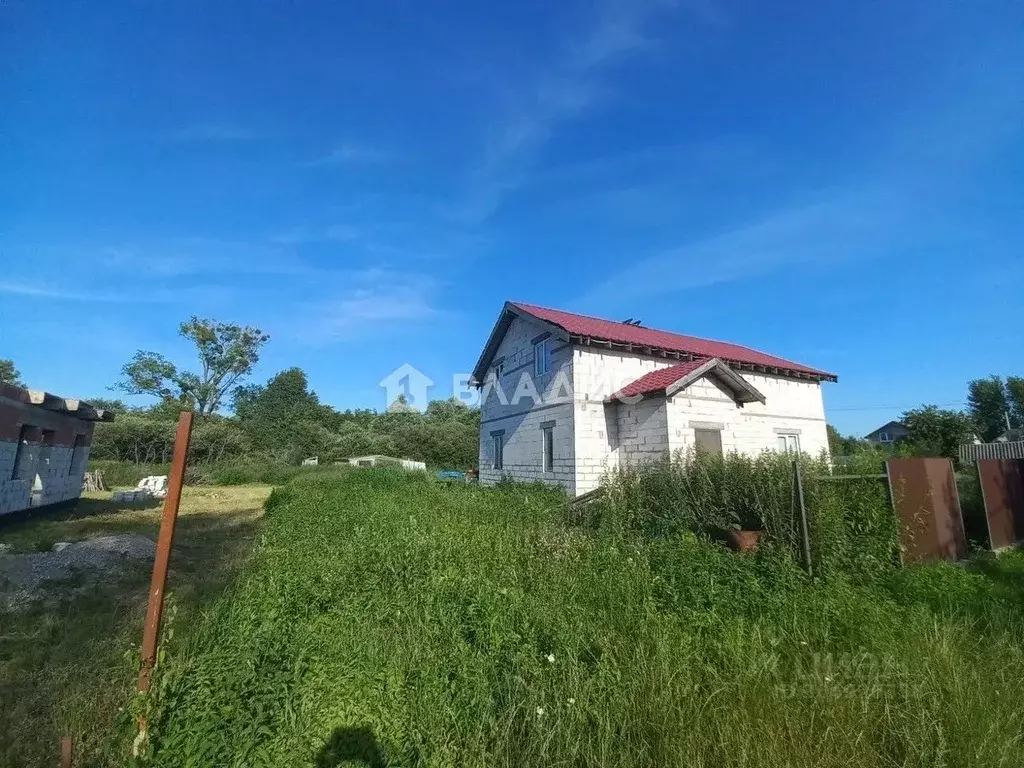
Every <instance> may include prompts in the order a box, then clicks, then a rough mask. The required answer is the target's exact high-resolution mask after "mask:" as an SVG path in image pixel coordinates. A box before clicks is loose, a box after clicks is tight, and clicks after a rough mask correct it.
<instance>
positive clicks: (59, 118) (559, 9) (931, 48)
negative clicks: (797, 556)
mask: <svg viewBox="0 0 1024 768" xmlns="http://www.w3.org/2000/svg"><path fill="white" fill-rule="evenodd" d="M1022 23H1024V6H1021V5H1020V3H1019V2H1015V1H1014V0H1005V1H1004V2H998V1H996V0H993V1H991V2H988V1H982V2H961V3H954V2H941V3H940V2H933V1H932V0H928V1H924V0H922V1H921V2H857V3H842V4H840V3H828V4H823V3H813V2H800V3H790V4H787V5H786V6H785V9H784V12H782V11H781V10H780V6H778V5H771V4H765V3H760V2H752V1H748V2H741V1H740V0H735V1H734V0H679V2H669V1H668V0H631V1H627V0H596V2H587V3H583V2H574V1H566V2H559V3H547V2H544V3H541V2H533V1H532V0H528V1H526V2H518V3H480V2H426V3H425V2H411V0H408V1H407V0H401V1H397V2H383V3H382V2H373V3H371V2H366V3H363V2H327V1H326V0H324V1H322V2H312V1H303V0H298V1H292V0H289V1H285V0H260V2H240V1H238V0H218V1H217V2H208V1H206V0H174V1H173V2H172V1H171V0H138V1H137V2H113V1H111V2H104V3H101V4H96V3H86V2H71V1H70V0H69V1H67V2H60V3H57V2H47V1H46V0H31V1H30V0H5V2H3V3H2V4H0V72H2V73H3V75H2V77H0V104H2V105H3V106H2V108H0V137H2V138H0V260H2V264H3V270H2V272H0V357H13V358H14V360H15V361H16V363H17V365H18V367H19V368H20V369H21V371H22V373H23V374H24V377H25V378H26V379H27V380H28V382H29V384H31V385H32V386H35V387H38V388H45V389H48V390H50V391H53V392H59V393H61V394H67V395H77V396H82V397H88V396H92V395H109V393H108V392H107V391H106V388H107V387H108V386H109V385H110V384H111V383H113V382H114V381H115V380H116V379H117V377H118V370H119V367H120V366H121V364H122V363H124V362H125V361H126V360H127V359H128V358H129V357H130V356H131V355H132V354H133V353H134V351H135V350H137V349H140V348H143V349H152V350H156V351H160V352H163V353H164V354H166V355H168V356H169V357H171V358H172V359H174V360H175V361H176V362H179V363H182V364H187V363H189V362H190V356H189V349H188V348H187V347H186V346H185V345H184V343H183V342H182V341H181V340H179V339H178V338H177V337H176V335H175V334H176V328H177V325H178V323H179V322H180V321H181V320H183V319H186V318H187V317H188V316H189V315H192V314H198V315H200V316H212V317H216V318H218V319H223V320H230V321H236V322H241V323H251V324H256V325H259V326H260V327H262V328H263V329H264V330H266V331H267V332H269V333H270V334H271V336H272V341H271V342H270V344H269V345H268V346H267V348H266V351H265V354H264V356H263V359H262V360H261V362H260V365H259V368H258V370H257V372H256V379H257V380H264V379H266V378H267V377H269V376H270V375H272V374H273V373H274V372H275V371H277V370H280V369H282V368H285V367H288V366H291V365H299V366H301V367H302V368H304V369H305V370H306V371H307V372H308V373H309V376H310V380H311V382H312V385H313V387H314V388H315V389H316V390H317V392H318V393H319V394H320V395H321V397H322V398H323V399H324V400H325V401H326V402H329V403H332V404H334V405H336V406H338V407H341V408H345V407H354V406H364V407H378V408H379V407H382V406H383V405H384V404H385V403H384V396H383V392H382V390H381V389H380V388H379V387H378V382H379V381H380V380H381V379H382V378H383V377H384V376H385V375H386V374H387V373H388V372H390V371H391V370H392V369H393V368H395V367H397V366H398V365H400V364H401V363H404V362H409V363H411V364H413V365H414V366H416V367H417V368H420V369H421V370H423V371H425V372H426V373H427V374H428V375H429V376H430V377H431V378H432V379H433V380H434V381H435V382H438V386H437V387H436V389H435V390H434V391H433V392H432V394H433V395H434V396H438V397H446V396H448V395H449V394H450V393H451V386H450V383H449V382H450V381H451V376H452V374H454V373H459V372H465V371H469V370H471V368H472V365H473V363H474V362H475V360H476V357H477V355H478V353H479V351H480V348H481V347H482V345H483V343H484V341H485V339H486V336H487V333H488V332H489V330H490V328H491V325H492V323H493V322H494V319H495V318H496V315H497V313H498V311H499V309H500V307H501V305H502V302H503V301H504V300H506V299H516V300H520V301H527V302H532V303H536V304H541V305H547V306H554V307H557V308H562V309H568V310H573V311H580V312H584V313H588V314H594V315H598V316H605V317H611V318H619V317H623V318H624V317H627V316H632V317H640V318H642V320H643V321H644V323H645V324H646V325H649V326H652V327H663V328H667V329H671V330H678V331H681V332H685V333H690V334H694V335H701V336H708V337H712V338H720V339H725V340H729V341H734V342H740V343H745V344H749V345H751V346H755V347H758V348H761V349H764V350H765V351H768V352H771V353H774V354H778V355H781V356H784V357H789V358H791V359H795V360H798V361H800V362H804V363H807V364H810V365H814V366H817V367H821V368H825V369H828V370H831V371H835V372H836V373H837V374H838V375H839V377H840V381H839V383H838V384H831V385H828V384H827V385H825V391H826V407H827V409H828V411H829V418H830V421H832V422H833V423H835V424H836V425H837V426H839V427H840V428H841V429H842V430H843V431H844V432H845V431H852V432H860V433H864V432H867V431H869V430H870V429H872V428H874V427H875V426H877V425H878V424H880V423H883V422H885V421H887V420H888V419H890V418H892V417H894V416H896V415H897V414H898V413H899V412H900V411H901V410H902V409H903V408H905V407H908V406H913V405H915V404H918V403H921V402H934V403H940V404H947V403H950V404H956V403H960V402H962V401H963V399H964V388H965V382H966V380H968V379H969V378H972V377H977V376H983V375H987V374H989V373H1000V374H1014V373H1015V374H1022V373H1024V364H1022V357H1024V356H1022V354H1021V353H1022V352H1024V341H1022V335H1021V331H1020V321H1021V317H1022V310H1024V298H1022V296H1024V34H1022V33H1021V31H1022Z"/></svg>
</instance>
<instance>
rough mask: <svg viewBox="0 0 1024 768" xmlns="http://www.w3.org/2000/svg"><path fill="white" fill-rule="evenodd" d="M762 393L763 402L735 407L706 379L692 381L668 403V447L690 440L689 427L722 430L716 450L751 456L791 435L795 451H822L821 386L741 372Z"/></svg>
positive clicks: (824, 438) (825, 437) (688, 445)
mask: <svg viewBox="0 0 1024 768" xmlns="http://www.w3.org/2000/svg"><path fill="white" fill-rule="evenodd" d="M742 376H743V378H744V379H746V380H747V381H748V382H750V383H751V384H752V385H753V386H755V387H757V389H758V390H759V391H760V392H761V394H763V395H764V396H765V402H764V403H760V402H754V403H746V404H745V405H744V406H743V407H742V408H741V407H739V406H737V405H736V403H735V401H734V400H733V399H732V397H731V396H730V395H729V394H728V393H727V392H725V391H724V390H722V389H720V388H719V387H718V386H717V384H715V383H714V381H713V380H711V379H707V378H704V379H700V380H698V381H695V382H694V383H693V384H691V385H690V386H689V387H687V388H686V389H683V390H680V391H679V392H677V393H675V395H674V396H673V397H672V398H671V399H670V400H669V403H668V427H669V446H670V448H671V450H672V451H676V450H680V449H682V450H685V449H688V448H691V447H692V446H693V445H694V429H700V428H710V429H715V428H719V429H721V430H722V450H723V451H725V452H726V453H728V452H729V451H737V452H739V453H744V454H748V455H756V454H758V453H760V452H761V451H763V450H765V449H769V450H776V449H777V447H778V436H779V434H780V433H782V434H795V435H797V436H798V438H799V441H800V450H801V451H802V452H804V453H806V454H810V455H812V456H817V455H818V454H820V453H821V452H822V451H825V452H827V451H828V433H827V431H826V429H825V407H824V404H823V402H822V397H821V385H820V384H818V383H817V382H813V381H800V380H795V379H786V378H784V377H781V376H763V375H754V374H747V373H742Z"/></svg>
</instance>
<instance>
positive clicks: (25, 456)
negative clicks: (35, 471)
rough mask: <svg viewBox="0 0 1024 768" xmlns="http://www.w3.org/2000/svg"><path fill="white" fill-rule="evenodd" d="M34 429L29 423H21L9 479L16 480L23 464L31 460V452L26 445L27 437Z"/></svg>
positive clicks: (20, 473)
mask: <svg viewBox="0 0 1024 768" xmlns="http://www.w3.org/2000/svg"><path fill="white" fill-rule="evenodd" d="M33 429H35V427H33V426H32V425H30V424H22V425H21V431H20V432H19V433H18V446H17V447H16V448H15V449H14V469H13V470H11V480H17V479H18V477H20V476H21V475H22V470H23V469H24V467H25V465H26V464H27V463H28V462H29V461H31V460H32V454H31V453H30V451H29V447H28V438H29V435H31V434H32V430H33Z"/></svg>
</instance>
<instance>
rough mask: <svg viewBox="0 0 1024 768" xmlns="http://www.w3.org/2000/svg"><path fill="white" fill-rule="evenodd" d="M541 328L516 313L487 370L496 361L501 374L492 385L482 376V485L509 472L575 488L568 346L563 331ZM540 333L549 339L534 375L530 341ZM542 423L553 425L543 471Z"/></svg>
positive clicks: (525, 478) (525, 479)
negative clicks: (497, 450) (541, 367)
mask: <svg viewBox="0 0 1024 768" xmlns="http://www.w3.org/2000/svg"><path fill="white" fill-rule="evenodd" d="M545 334H547V327H546V326H543V325H541V324H539V323H535V322H531V321H528V320H524V319H523V318H521V317H517V318H515V319H514V320H513V321H512V323H511V324H510V325H509V328H508V332H507V333H506V334H505V338H504V339H502V341H501V344H500V345H499V347H498V351H497V354H496V355H495V358H494V363H492V367H491V371H493V370H494V366H495V365H497V364H500V365H501V370H502V375H501V378H500V379H497V380H496V381H495V382H494V384H492V385H491V386H488V385H487V384H486V382H485V385H484V387H483V389H482V390H481V402H480V465H479V466H480V482H481V483H482V484H483V485H493V484H494V483H496V482H498V481H499V480H501V478H502V477H509V478H511V479H513V480H517V481H521V482H534V481H536V482H541V483H545V484H547V485H558V486H561V487H563V488H565V489H566V491H568V492H569V493H573V492H574V469H575V454H574V451H573V404H572V364H573V356H572V347H571V346H570V345H569V342H568V339H567V338H565V337H561V336H558V335H555V334H548V335H545ZM541 337H545V338H546V340H547V344H548V372H547V373H545V374H543V375H541V376H535V375H534V342H535V341H537V340H539V339H540V338H541ZM491 371H488V376H490V374H491ZM499 387H500V391H499ZM534 394H535V395H536V397H534V396H533V395H534ZM545 429H551V430H552V436H553V442H554V454H553V459H554V461H553V463H554V466H553V468H552V470H551V471H545V470H544V464H543V460H544V430H545ZM495 437H500V438H501V440H502V446H503V461H502V467H501V469H496V468H494V440H495Z"/></svg>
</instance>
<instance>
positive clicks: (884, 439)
mask: <svg viewBox="0 0 1024 768" xmlns="http://www.w3.org/2000/svg"><path fill="white" fill-rule="evenodd" d="M878 442H880V443H891V442H892V435H890V434H889V433H888V432H880V433H879V434H878Z"/></svg>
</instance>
